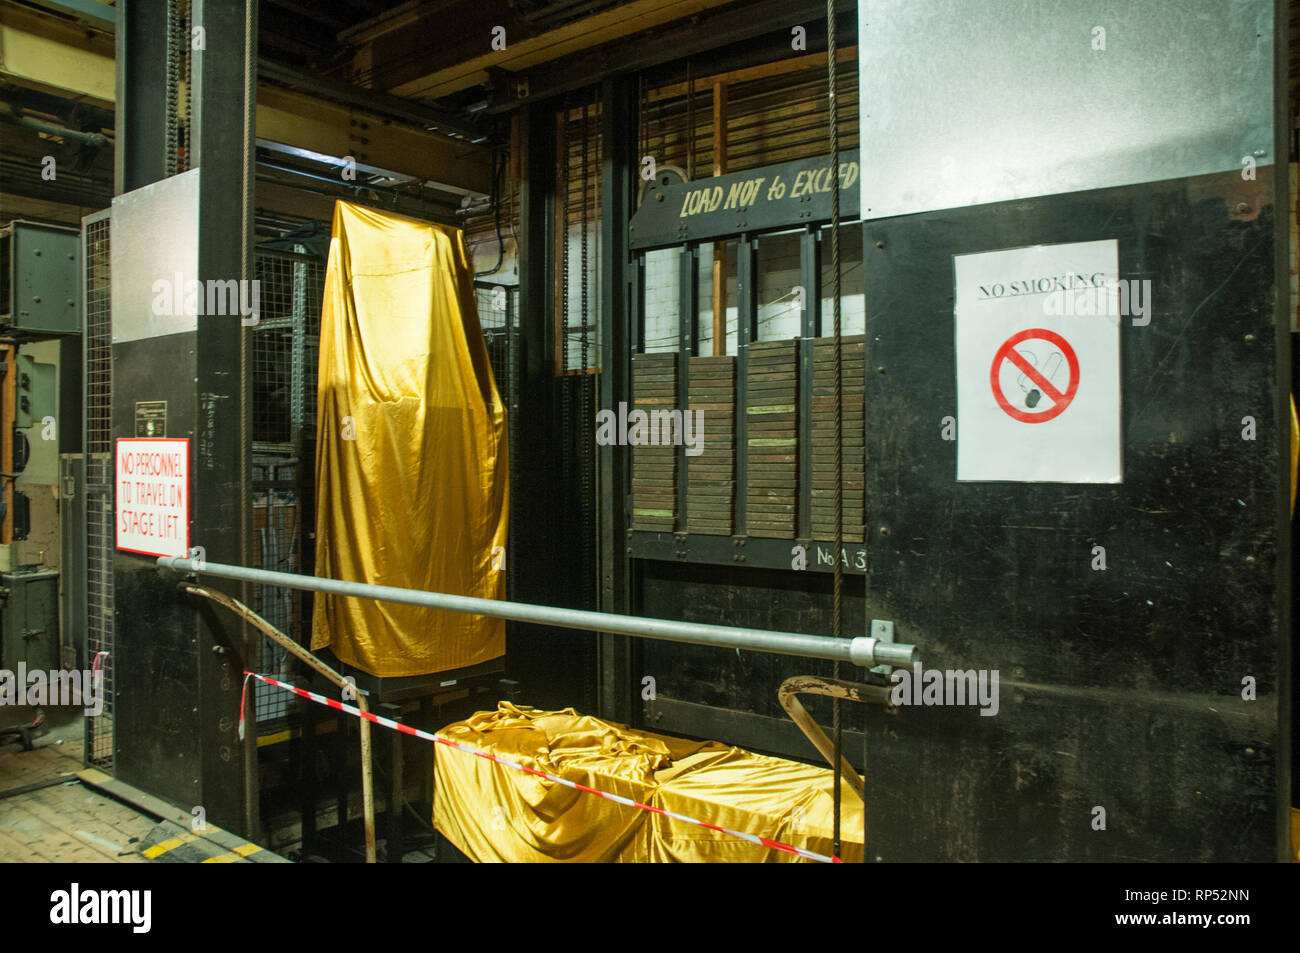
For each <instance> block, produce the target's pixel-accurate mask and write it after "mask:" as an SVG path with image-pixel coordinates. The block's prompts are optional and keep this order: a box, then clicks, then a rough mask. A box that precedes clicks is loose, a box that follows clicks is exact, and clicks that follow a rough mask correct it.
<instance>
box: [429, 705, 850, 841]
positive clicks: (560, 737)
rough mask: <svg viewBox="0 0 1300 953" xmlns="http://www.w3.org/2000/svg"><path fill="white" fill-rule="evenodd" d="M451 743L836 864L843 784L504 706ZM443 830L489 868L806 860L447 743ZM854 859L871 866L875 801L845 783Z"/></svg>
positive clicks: (773, 762) (845, 837)
mask: <svg viewBox="0 0 1300 953" xmlns="http://www.w3.org/2000/svg"><path fill="white" fill-rule="evenodd" d="M440 734H441V735H442V736H443V737H445V738H448V739H451V740H455V741H461V742H464V743H466V744H469V745H472V746H473V747H475V748H478V749H479V750H481V751H487V752H490V753H492V754H495V755H499V756H500V757H503V758H506V759H508V760H511V761H515V762H517V763H519V764H522V765H524V766H526V767H530V768H535V769H537V770H540V771H547V772H549V773H551V774H555V775H557V776H559V777H562V778H565V779H566V780H570V781H577V782H579V783H582V784H586V785H588V786H589V787H593V788H596V789H597V790H600V791H605V792H608V793H610V794H617V795H620V796H622V797H626V798H632V799H634V800H637V801H640V802H641V803H643V804H649V805H651V806H652V807H659V808H663V809H665V810H669V811H675V812H677V813H679V814H684V815H686V816H688V817H694V818H696V819H698V820H701V821H707V822H709V823H712V824H718V825H720V826H723V827H729V828H731V829H733V830H738V831H744V832H745V833H749V834H756V835H760V836H762V837H767V838H770V839H772V840H777V841H781V842H783V843H787V844H791V845H793V846H796V847H802V848H805V849H807V850H812V851H816V852H818V853H821V854H826V855H829V854H830V852H831V836H832V825H833V818H832V809H833V799H832V794H831V792H832V786H831V785H832V777H831V771H830V769H829V768H815V767H810V766H808V765H805V764H799V763H796V762H793V761H784V760H782V759H780V758H770V757H767V756H765V755H758V754H753V753H751V752H748V751H744V750H742V749H740V748H733V747H730V746H728V745H724V744H720V743H719V742H716V741H686V740H683V739H681V738H672V737H669V736H667V735H658V734H651V733H649V732H641V731H634V730H632V729H630V728H626V727H624V726H623V725H616V724H613V723H611V722H606V721H601V720H600V719H598V718H593V717H590V716H588V715H579V714H578V713H577V712H575V711H574V710H573V709H572V708H566V709H564V710H563V711H538V710H536V709H533V708H525V707H516V706H514V705H511V704H510V703H509V702H501V703H500V704H499V705H498V708H497V710H496V711H494V712H479V713H478V714H476V715H474V716H473V717H471V718H469V719H467V720H465V721H461V722H456V723H455V724H453V725H449V726H448V727H447V728H445V729H443V730H442V731H441V732H440ZM435 749H436V754H435V772H436V773H435V795H434V810H433V822H434V825H435V826H436V827H437V828H438V830H439V831H441V832H442V834H443V836H445V837H446V838H447V839H448V840H449V841H451V842H452V844H454V845H455V846H456V847H457V848H458V849H459V850H460V851H462V852H463V853H464V854H466V855H467V856H468V857H470V858H471V859H472V860H475V861H479V862H486V861H516V862H535V861H562V860H567V861H618V862H640V861H660V862H662V861H681V862H689V861H697V862H702V861H707V862H719V861H722V862H747V863H753V862H768V863H775V862H783V861H794V860H801V858H799V857H796V856H795V855H793V854H788V853H785V852H784V851H777V850H771V849H769V848H766V847H761V846H759V845H756V844H751V843H749V842H748V841H744V840H741V839H739V838H737V837H733V836H730V835H727V834H721V833H718V832H717V831H712V830H709V829H707V828H703V827H698V826H696V825H694V824H685V823H683V822H681V821H676V820H673V819H672V818H669V817H664V816H662V815H658V814H652V813H650V812H649V811H643V810H640V809H638V808H631V807H625V806H623V805H621V804H618V803H616V802H613V801H607V800H604V799H603V798H598V797H596V796H595V795H592V794H588V793H586V792H583V791H575V790H573V789H572V788H568V787H565V786H564V785H562V784H557V783H555V782H554V781H547V780H545V779H543V778H538V777H534V776H533V775H529V774H524V773H523V772H521V771H516V770H514V769H512V768H507V767H505V766H504V765H499V764H494V763H492V762H491V761H488V760H487V759H486V758H477V757H475V756H473V755H471V754H468V753H466V752H464V751H457V750H455V749H453V748H449V747H447V746H446V745H436V746H435ZM842 792H843V793H842V800H843V808H842V811H843V813H842V815H841V838H842V843H843V850H842V852H841V855H842V856H843V858H844V859H845V860H861V857H862V802H861V801H859V800H858V798H857V795H855V794H854V793H853V791H852V789H851V788H849V786H848V785H847V784H845V785H843V787H842Z"/></svg>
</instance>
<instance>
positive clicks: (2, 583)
mask: <svg viewBox="0 0 1300 953" xmlns="http://www.w3.org/2000/svg"><path fill="white" fill-rule="evenodd" d="M0 599H3V602H4V604H3V606H2V607H0V668H4V669H8V670H10V671H14V670H16V669H17V668H18V663H19V662H23V663H25V664H26V666H27V670H28V671H34V670H36V669H41V670H43V671H47V672H48V671H50V670H51V669H57V668H59V666H60V662H61V654H62V653H61V652H60V650H59V573H58V571H57V570H54V569H38V570H34V571H31V572H6V573H0Z"/></svg>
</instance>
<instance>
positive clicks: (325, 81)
mask: <svg viewBox="0 0 1300 953" xmlns="http://www.w3.org/2000/svg"><path fill="white" fill-rule="evenodd" d="M257 70H258V76H259V78H261V79H267V80H272V81H274V82H277V83H282V84H284V85H285V86H293V87H296V88H298V89H305V90H308V91H310V92H314V93H320V94H321V95H322V96H326V97H328V98H329V99H330V100H332V101H334V102H339V103H346V104H348V105H351V106H356V107H357V108H358V109H364V110H366V111H367V112H370V113H373V114H375V115H380V116H391V117H393V118H395V119H403V120H405V121H407V122H413V123H416V124H418V125H420V126H423V127H424V128H425V129H429V130H436V131H438V132H442V133H447V134H452V135H455V136H456V137H458V138H461V139H468V140H470V141H471V142H473V141H475V140H477V139H480V138H482V136H483V135H484V133H483V127H482V125H481V124H480V123H478V122H476V121H474V120H473V119H469V118H466V117H464V116H460V115H457V114H456V113H453V112H448V111H447V110H444V109H437V108H435V107H433V106H426V105H424V104H423V103H416V102H411V101H410V100H408V99H402V98H401V97H400V96H393V95H391V94H389V93H383V92H376V91H375V90H372V89H366V88H364V87H362V86H354V85H352V84H351V83H344V82H341V81H339V80H336V79H331V78H330V77H328V76H321V75H320V74H319V73H310V72H308V71H306V70H300V69H297V68H295V67H292V66H287V65H286V64H284V63H277V62H275V61H273V60H268V59H266V58H262V59H259V60H258V63H257Z"/></svg>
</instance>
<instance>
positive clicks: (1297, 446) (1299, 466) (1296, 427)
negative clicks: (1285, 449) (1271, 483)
mask: <svg viewBox="0 0 1300 953" xmlns="http://www.w3.org/2000/svg"><path fill="white" fill-rule="evenodd" d="M1297 470H1300V418H1297V417H1296V412H1295V394H1292V395H1291V515H1292V516H1295V485H1296V471H1297Z"/></svg>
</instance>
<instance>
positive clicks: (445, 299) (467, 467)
mask: <svg viewBox="0 0 1300 953" xmlns="http://www.w3.org/2000/svg"><path fill="white" fill-rule="evenodd" d="M508 472H509V471H508V467H507V448H506V429H505V408H504V406H503V404H502V401H501V398H500V396H499V395H498V393H497V388H496V383H495V381H494V380H493V378H492V370H491V366H490V365H489V363H488V354H487V347H486V344H485V343H484V341H483V332H482V329H481V328H480V326H479V320H478V311H477V309H476V307H475V303H474V289H473V271H472V269H471V267H470V259H469V254H468V251H467V250H466V247H465V241H464V237H463V236H462V234H461V232H460V230H459V229H456V228H451V227H447V226H443V225H433V224H430V223H428V222H419V221H415V220H413V219H408V218H404V217H402V216H399V215H390V214H386V213H383V212H378V211H375V210H373V209H368V208H364V207H362V206H359V205H353V204H350V203H348V202H338V203H337V204H336V205H335V207H334V227H333V237H332V239H331V241H330V252H329V262H328V265H327V271H326V277H325V300H324V305H323V308H322V312H321V338H320V378H319V391H318V401H317V430H316V574H317V575H319V576H328V577H330V578H334V579H344V580H351V581H357V582H369V583H375V584H378V585H384V586H400V587H404V588H410V589H427V590H432V591H434V592H447V593H453V594H456V595H466V596H477V597H480V598H485V599H502V598H504V597H505V572H504V571H503V569H500V568H494V567H503V566H504V547H505V545H506V514H507V498H508ZM494 553H495V554H496V559H495V560H494ZM327 646H328V647H330V648H331V649H333V651H334V653H335V654H336V655H337V656H338V657H339V658H340V659H341V660H342V661H344V662H346V663H348V664H349V665H353V666H355V667H357V668H359V669H361V670H362V671H365V672H369V673H370V674H372V675H377V676H383V677H394V676H403V675H424V674H431V673H435V672H444V671H447V670H449V669H456V668H463V667H466V666H471V665H476V664H478V663H481V662H485V661H488V660H490V659H493V658H497V657H499V656H501V655H503V654H505V622H504V620H500V619H488V618H485V617H482V616H468V615H463V614H460V613H454V612H442V611H439V610H433V609H422V608H419V607H416V606H403V605H394V604H393V603H388V602H376V601H374V600H370V599H348V598H343V597H339V596H330V595H325V594H323V593H317V594H316V597H315V610H314V616H313V624H312V640H311V647H312V648H313V649H320V648H325V647H327Z"/></svg>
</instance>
